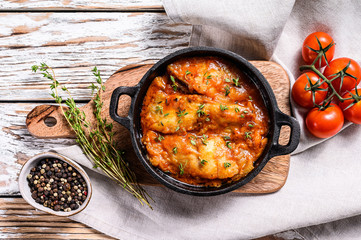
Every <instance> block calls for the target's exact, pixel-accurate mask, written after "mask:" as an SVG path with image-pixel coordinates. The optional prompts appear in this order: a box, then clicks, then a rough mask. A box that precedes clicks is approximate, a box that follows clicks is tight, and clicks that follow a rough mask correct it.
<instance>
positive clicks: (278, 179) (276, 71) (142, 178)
mask: <svg viewBox="0 0 361 240" xmlns="http://www.w3.org/2000/svg"><path fill="white" fill-rule="evenodd" d="M251 63H252V64H253V65H254V66H255V67H256V68H258V70H259V71H260V72H261V73H262V74H263V75H264V76H265V78H266V79H267V80H268V81H269V83H270V85H271V87H272V89H273V91H274V93H275V95H276V99H277V102H278V106H279V108H280V109H281V111H282V112H284V113H287V114H290V105H289V79H288V76H287V74H286V72H285V71H284V69H283V68H282V67H281V66H280V65H278V64H276V63H274V62H268V61H251ZM151 66H152V65H130V66H127V67H124V68H121V69H119V70H118V71H116V72H115V73H114V74H113V75H112V76H110V78H109V79H108V80H107V81H106V83H105V87H106V90H105V92H104V94H102V101H103V102H104V105H103V109H102V116H103V117H105V118H107V119H108V120H109V121H111V122H113V125H114V131H115V132H116V134H115V135H114V139H115V140H116V141H117V144H118V147H119V148H120V149H124V150H125V152H126V155H125V156H126V158H127V160H128V161H129V162H130V167H131V168H132V169H133V171H134V172H135V173H136V175H137V179H138V181H139V182H140V183H142V184H148V185H160V184H159V183H158V182H157V181H156V180H155V179H154V178H153V177H152V176H151V175H149V174H148V173H147V172H146V170H145V169H144V167H143V166H142V165H141V163H140V162H139V160H138V159H137V157H136V155H135V152H134V151H133V147H132V144H131V140H130V134H129V132H128V130H127V129H126V128H124V127H123V126H121V125H120V124H118V123H116V122H114V121H113V120H112V119H111V118H110V116H109V103H110V97H111V94H112V92H113V90H114V89H115V88H117V87H119V86H134V85H136V84H137V83H138V82H139V81H140V79H141V78H142V76H143V75H144V74H145V72H146V71H147V70H148V69H149V68H150V67H151ZM129 106H130V97H128V96H125V95H123V96H122V97H121V98H120V100H119V109H118V114H119V115H120V116H126V115H127V114H128V111H129ZM92 108H93V102H92V101H90V102H89V103H88V104H86V105H85V106H82V107H81V108H80V109H81V110H83V111H84V112H85V115H86V118H87V119H88V120H90V122H94V121H95V119H94V116H93V114H92V111H93V109H92ZM54 124H55V125H54ZM50 125H53V126H50ZM26 126H27V128H28V130H29V132H30V133H31V134H32V135H33V136H35V137H38V138H74V137H75V135H74V132H73V131H72V129H71V128H70V127H69V126H68V123H67V122H66V119H65V118H64V116H63V114H62V112H61V110H60V107H59V106H54V105H40V106H37V107H35V108H34V109H33V110H32V111H31V112H29V114H28V115H27V118H26ZM288 130H289V129H286V130H285V131H283V130H282V131H281V138H280V143H281V144H287V142H288V138H289V131H288ZM289 163H290V156H289V155H286V156H278V157H274V158H272V159H271V160H270V161H269V162H268V163H267V165H266V166H265V167H264V169H263V170H262V171H261V172H260V173H259V174H258V175H257V176H256V177H255V178H254V179H253V180H252V181H251V182H249V183H247V184H246V185H244V186H243V187H241V188H239V189H238V190H235V192H240V193H271V192H275V191H277V190H279V189H280V188H281V187H282V186H283V185H284V184H285V182H286V179H287V175H288V169H289Z"/></svg>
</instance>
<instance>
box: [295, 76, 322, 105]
mask: <svg viewBox="0 0 361 240" xmlns="http://www.w3.org/2000/svg"><path fill="white" fill-rule="evenodd" d="M307 76H308V77H309V78H310V80H311V83H312V84H315V83H316V82H317V81H318V79H319V76H318V75H317V74H316V73H314V72H307V73H303V74H302V75H301V76H300V77H299V78H297V80H296V82H295V84H293V87H292V98H293V100H295V102H296V103H297V104H298V105H300V106H302V107H305V108H312V107H313V101H312V91H311V90H307V91H306V90H305V87H307V88H308V87H310V83H309V82H308V79H307ZM327 87H328V86H327V83H323V84H322V85H321V86H320V87H319V88H322V89H327ZM326 95H327V91H316V92H315V103H316V104H320V103H321V102H322V101H323V100H325V98H326Z"/></svg>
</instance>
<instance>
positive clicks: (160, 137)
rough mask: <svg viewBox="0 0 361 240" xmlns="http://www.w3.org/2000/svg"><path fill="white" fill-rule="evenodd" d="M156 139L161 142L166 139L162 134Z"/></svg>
mask: <svg viewBox="0 0 361 240" xmlns="http://www.w3.org/2000/svg"><path fill="white" fill-rule="evenodd" d="M156 140H158V142H160V141H162V140H164V137H163V136H162V135H159V136H158V137H157V138H156Z"/></svg>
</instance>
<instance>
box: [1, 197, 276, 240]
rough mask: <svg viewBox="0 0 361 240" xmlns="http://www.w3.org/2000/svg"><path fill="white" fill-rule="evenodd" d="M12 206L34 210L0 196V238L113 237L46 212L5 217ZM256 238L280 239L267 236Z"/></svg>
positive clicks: (24, 204)
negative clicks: (41, 214)
mask: <svg viewBox="0 0 361 240" xmlns="http://www.w3.org/2000/svg"><path fill="white" fill-rule="evenodd" d="M13 206H18V207H19V206H22V207H20V208H21V209H31V210H32V211H36V210H35V209H34V208H33V207H32V206H30V205H29V204H27V203H26V202H25V200H24V199H22V198H0V213H1V217H2V219H6V220H0V239H10V238H11V239H34V238H36V239H114V238H111V237H109V236H106V235H104V234H102V233H99V232H98V231H96V230H94V229H92V228H90V227H87V226H85V225H84V224H81V223H77V222H74V221H72V220H70V219H68V218H63V217H58V216H53V215H50V214H47V213H43V215H45V216H46V219H45V220H44V216H43V217H42V219H40V218H39V217H38V216H34V215H33V212H27V213H22V214H20V215H15V216H11V218H7V216H8V215H12V214H9V213H10V212H9V211H10V210H9V208H12V207H13ZM39 212H41V211H39ZM28 219H32V221H28ZM58 219H62V220H61V221H59V220H58ZM63 219H65V220H63ZM257 240H281V239H279V238H276V237H273V236H268V237H262V238H260V239H257Z"/></svg>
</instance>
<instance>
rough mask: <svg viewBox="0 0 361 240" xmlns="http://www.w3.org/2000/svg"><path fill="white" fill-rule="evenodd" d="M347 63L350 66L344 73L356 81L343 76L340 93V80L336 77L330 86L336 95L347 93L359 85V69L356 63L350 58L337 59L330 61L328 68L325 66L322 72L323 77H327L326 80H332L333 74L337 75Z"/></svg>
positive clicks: (360, 72) (360, 71) (360, 75)
mask: <svg viewBox="0 0 361 240" xmlns="http://www.w3.org/2000/svg"><path fill="white" fill-rule="evenodd" d="M349 63H350V65H349V67H348V69H347V70H346V73H348V74H351V75H352V76H354V77H356V78H357V79H354V78H352V77H350V76H344V78H343V84H342V87H341V91H340V84H341V78H340V77H338V78H336V79H335V80H333V81H332V86H333V87H334V88H335V90H336V91H337V92H338V93H343V92H345V91H347V90H348V91H349V90H351V89H354V88H355V87H356V83H357V84H359V82H360V78H361V68H360V66H359V65H358V63H357V62H355V61H354V60H352V59H350V58H337V59H335V60H333V61H331V62H330V63H329V66H327V67H326V68H325V71H324V72H323V75H325V77H327V78H328V79H332V78H333V77H334V76H332V75H333V74H337V73H339V72H340V71H342V70H343V69H344V68H345V67H346V66H347V65H348V64H349Z"/></svg>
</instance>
